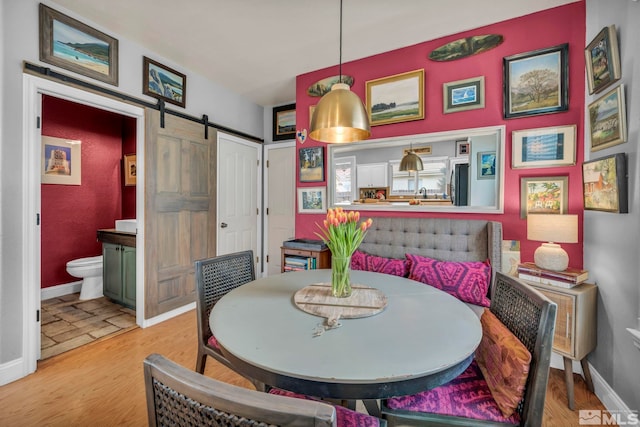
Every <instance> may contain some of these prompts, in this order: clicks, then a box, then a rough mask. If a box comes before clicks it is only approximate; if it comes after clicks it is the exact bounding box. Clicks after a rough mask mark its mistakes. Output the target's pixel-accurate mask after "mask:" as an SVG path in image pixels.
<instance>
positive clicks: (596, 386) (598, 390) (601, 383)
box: [551, 353, 631, 413]
mask: <svg viewBox="0 0 640 427" xmlns="http://www.w3.org/2000/svg"><path fill="white" fill-rule="evenodd" d="M587 363H589V362H587ZM572 366H573V372H574V373H576V374H579V375H582V377H583V378H584V374H583V372H582V365H581V364H580V362H578V361H575V360H574V361H573V363H572ZM551 367H552V368H555V369H560V370H561V371H564V361H563V358H562V356H560V355H559V354H556V353H551ZM589 372H590V373H591V380H592V381H593V390H594V394H595V395H596V396H597V397H598V399H600V402H602V404H603V405H604V407H605V408H607V411H609V412H611V413H630V412H631V410H630V409H629V407H628V406H627V405H626V404H625V403H624V402H623V401H622V399H620V396H618V395H617V393H616V392H615V391H614V390H613V389H612V388H611V386H610V385H609V383H607V382H606V381H605V380H604V378H602V375H600V373H599V372H598V371H597V370H595V369H594V367H593V365H592V364H591V363H589Z"/></svg>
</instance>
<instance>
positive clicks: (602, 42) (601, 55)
mask: <svg viewBox="0 0 640 427" xmlns="http://www.w3.org/2000/svg"><path fill="white" fill-rule="evenodd" d="M584 63H585V65H586V67H587V83H588V85H589V94H594V93H597V92H600V91H601V90H602V89H604V88H606V87H607V86H609V85H610V84H612V83H614V82H616V81H618V80H620V77H621V73H620V51H619V50H618V35H617V33H616V26H615V25H609V26H608V27H604V28H603V29H602V30H601V31H600V32H599V33H598V35H597V36H595V38H594V39H593V40H592V41H591V43H589V44H588V45H587V47H586V48H585V49H584Z"/></svg>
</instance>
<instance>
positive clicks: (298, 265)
mask: <svg viewBox="0 0 640 427" xmlns="http://www.w3.org/2000/svg"><path fill="white" fill-rule="evenodd" d="M315 268H316V259H315V258H313V257H309V258H305V257H297V256H287V257H285V259H284V271H298V270H314V269H315Z"/></svg>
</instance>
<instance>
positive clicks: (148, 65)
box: [142, 56, 187, 108]
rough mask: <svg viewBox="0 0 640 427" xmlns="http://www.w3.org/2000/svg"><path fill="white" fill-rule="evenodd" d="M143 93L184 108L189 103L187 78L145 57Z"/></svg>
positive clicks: (143, 60)
mask: <svg viewBox="0 0 640 427" xmlns="http://www.w3.org/2000/svg"><path fill="white" fill-rule="evenodd" d="M142 93H144V94H145V95H149V96H151V97H153V98H157V99H162V100H163V101H165V102H168V103H170V104H174V105H178V106H180V107H182V108H184V107H185V105H186V103H187V76H186V75H184V74H182V73H181V72H179V71H176V70H174V69H173V68H169V67H167V66H166V65H162V64H161V63H159V62H158V61H154V60H153V59H151V58H147V57H146V56H143V57H142Z"/></svg>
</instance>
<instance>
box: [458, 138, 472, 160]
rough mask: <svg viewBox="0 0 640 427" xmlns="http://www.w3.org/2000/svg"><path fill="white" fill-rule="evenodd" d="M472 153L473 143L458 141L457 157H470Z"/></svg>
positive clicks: (466, 140) (464, 140)
mask: <svg viewBox="0 0 640 427" xmlns="http://www.w3.org/2000/svg"><path fill="white" fill-rule="evenodd" d="M469 153H471V143H469V140H468V139H463V140H461V141H456V157H460V156H468V155H469Z"/></svg>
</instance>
